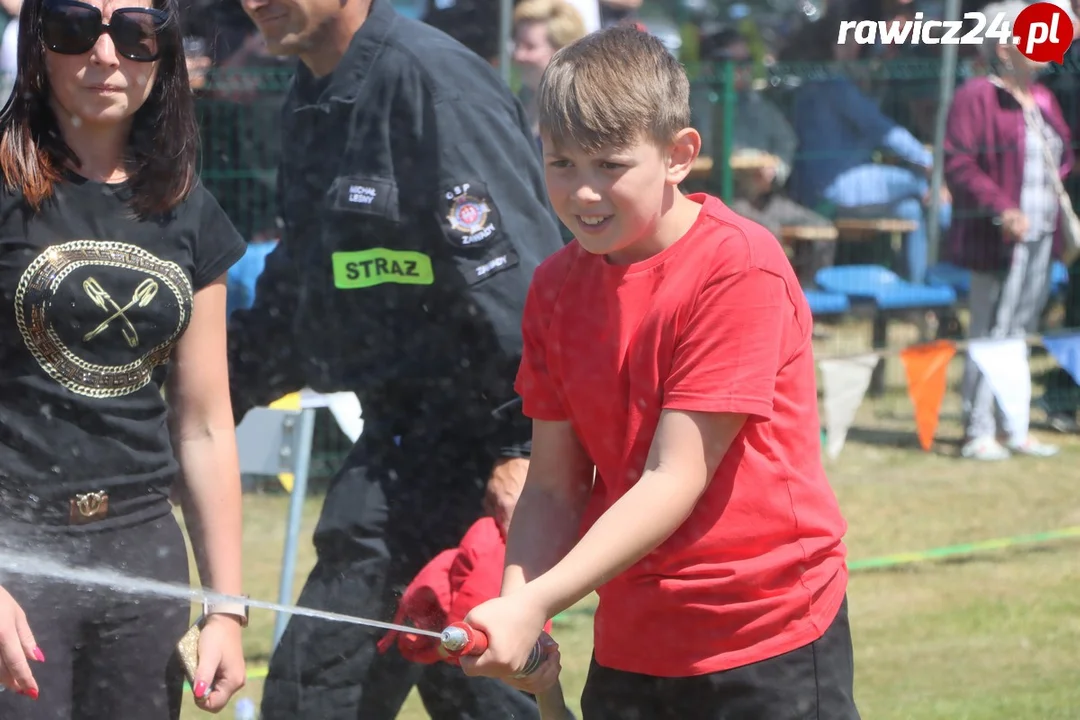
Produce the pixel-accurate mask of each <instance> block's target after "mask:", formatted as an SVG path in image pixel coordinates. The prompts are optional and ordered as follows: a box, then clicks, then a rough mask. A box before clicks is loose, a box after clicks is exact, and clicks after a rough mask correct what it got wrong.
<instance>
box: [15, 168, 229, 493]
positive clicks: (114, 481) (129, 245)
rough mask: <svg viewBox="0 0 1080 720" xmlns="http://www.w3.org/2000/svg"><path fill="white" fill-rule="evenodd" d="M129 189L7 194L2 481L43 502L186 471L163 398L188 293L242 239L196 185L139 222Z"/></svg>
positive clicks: (78, 186)
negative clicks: (40, 197)
mask: <svg viewBox="0 0 1080 720" xmlns="http://www.w3.org/2000/svg"><path fill="white" fill-rule="evenodd" d="M129 199H130V190H129V188H128V186H127V185H126V184H103V183H96V182H91V181H89V180H86V179H83V178H80V177H77V176H73V175H69V176H68V178H67V179H66V180H65V181H64V182H61V183H58V184H57V185H56V188H55V192H54V195H53V197H51V198H50V199H49V200H47V201H46V203H45V204H44V205H43V206H42V207H41V209H40V210H39V211H38V212H36V213H35V212H34V211H33V210H31V209H30V208H29V206H27V204H26V203H25V202H24V200H23V199H22V197H21V196H20V195H16V194H12V193H10V192H7V191H3V192H0V298H2V302H3V308H2V311H0V483H2V484H3V486H4V487H5V489H6V490H8V491H9V492H10V491H11V490H12V489H14V488H19V489H22V490H25V491H26V492H28V493H30V494H32V495H33V496H36V497H38V498H41V499H42V500H51V499H56V500H59V499H62V498H64V497H65V496H70V495H72V494H75V493H83V492H92V491H96V490H106V489H110V488H116V487H117V486H119V485H128V484H140V485H145V486H146V488H147V490H155V489H161V490H162V491H163V492H167V490H168V486H169V485H171V483H172V480H173V478H174V477H175V475H176V472H177V469H178V465H177V461H176V459H175V457H174V454H173V448H172V443H171V441H170V438H169V433H168V429H167V424H166V416H167V411H166V404H165V401H164V399H163V397H162V393H161V389H162V385H163V384H164V382H165V379H166V377H167V375H168V371H169V361H170V358H171V356H172V351H173V348H174V347H175V345H176V343H177V341H178V340H179V338H180V336H181V335H182V334H183V332H184V330H185V329H186V328H187V326H188V323H189V322H190V320H191V312H192V307H193V299H194V294H195V293H196V292H198V291H199V290H200V289H201V288H203V287H205V286H206V285H209V284H210V283H212V282H213V281H214V280H215V279H216V278H218V277H219V276H221V275H222V274H223V273H225V272H226V271H227V270H228V268H229V267H230V266H231V265H232V264H233V263H234V262H236V261H237V260H238V259H239V258H240V257H241V255H243V253H244V250H245V247H246V244H245V243H244V241H243V239H242V238H241V237H240V236H239V234H238V233H237V232H236V230H235V229H234V228H233V226H232V224H231V223H230V222H229V219H228V217H226V215H225V213H224V212H223V211H222V209H221V207H220V206H219V205H218V203H217V202H216V201H215V200H214V198H213V196H211V195H210V193H209V192H207V191H206V190H205V189H204V188H203V187H202V186H197V187H196V188H195V190H194V191H192V192H191V193H190V195H189V196H188V198H187V199H186V200H185V201H184V202H183V203H181V204H180V205H179V206H177V207H176V208H175V209H174V210H173V211H172V212H171V213H169V214H167V215H163V216H160V217H157V218H151V219H138V218H137V217H136V215H135V213H134V211H133V210H132V209H131V207H130V205H129V203H128V200H129Z"/></svg>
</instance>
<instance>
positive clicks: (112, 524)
mask: <svg viewBox="0 0 1080 720" xmlns="http://www.w3.org/2000/svg"><path fill="white" fill-rule="evenodd" d="M150 2H151V0H86V1H85V2H82V1H77V0H25V2H24V4H23V8H22V12H21V16H20V18H19V62H18V75H17V77H16V80H15V89H14V93H13V95H12V98H11V100H10V102H9V103H8V105H7V106H6V107H5V108H4V110H3V112H2V113H0V174H2V179H3V183H2V186H0V294H2V300H3V311H2V312H0V542H2V543H4V547H5V548H7V549H6V550H5V549H2V548H0V553H4V552H8V553H13V552H24V553H25V552H32V553H39V554H41V555H42V556H46V557H48V558H50V559H55V560H59V561H60V562H63V563H65V564H67V565H70V566H73V567H75V568H80V569H93V568H102V567H109V568H115V569H119V570H121V571H122V572H124V573H126V574H130V575H136V576H140V577H146V578H150V579H153V580H158V581H164V582H169V583H180V584H183V585H187V584H188V583H189V582H190V579H189V578H190V576H189V568H188V560H187V558H188V555H187V549H186V546H185V542H184V537H183V533H182V532H181V530H180V527H179V525H178V524H177V521H176V519H175V517H174V515H173V512H172V504H171V503H170V501H169V498H170V490H171V488H172V487H173V485H174V481H175V483H176V486H177V487H178V488H179V490H180V492H179V496H180V498H181V505H182V507H183V515H184V518H185V522H186V525H187V529H188V535H189V537H190V539H191V541H192V549H193V551H194V556H195V559H196V561H197V565H198V571H199V576H200V578H201V581H202V583H203V584H204V585H206V586H207V587H209V588H210V589H211V590H213V591H215V592H216V593H223V594H229V595H236V594H238V593H239V592H240V591H241V587H240V584H241V567H240V527H241V505H240V479H239V470H238V463H237V457H236V446H235V430H234V424H233V417H232V412H231V405H230V400H229V387H228V379H227V375H228V373H227V367H226V365H227V363H226V354H225V303H226V284H225V277H226V272H227V270H228V268H229V267H230V266H231V265H232V264H233V263H234V262H235V261H236V260H238V259H239V258H240V257H241V256H242V254H243V252H244V249H245V245H244V242H243V240H242V239H241V238H240V236H239V235H238V234H237V232H236V231H235V230H234V228H233V227H232V225H231V224H230V222H229V220H228V219H227V218H226V216H225V214H224V212H223V211H222V210H221V208H220V206H219V205H218V204H217V202H215V200H214V199H213V197H211V195H210V194H209V193H208V192H207V191H206V190H205V189H204V188H203V187H202V186H200V185H199V184H198V182H197V175H196V160H197V139H198V130H197V126H196V123H195V119H194V117H195V116H194V110H193V101H192V96H191V92H190V90H189V87H188V77H187V72H186V70H185V63H184V56H183V50H182V40H181V36H180V32H179V23H178V22H177V18H176V6H175V0H153V6H151V5H150ZM163 392H164V394H165V395H167V397H168V405H166V403H165V400H164V399H163ZM30 566H31V569H32V563H31V564H30ZM0 586H2V587H0V684H2V685H3V686H4V687H5V688H6V691H5V692H0V718H19V719H20V720H45V719H46V718H48V719H49V720H54V719H55V720H59V719H64V720H67V719H77V720H166V719H170V720H175V719H176V718H179V715H180V705H181V700H182V696H183V681H184V672H183V665H182V663H180V662H179V659H178V657H177V655H176V654H175V653H174V648H175V647H176V644H177V642H178V641H179V640H180V638H181V637H182V636H183V635H184V633H185V631H186V630H187V629H188V625H189V618H190V612H191V608H190V605H189V604H188V603H187V602H178V601H176V600H163V599H159V598H153V597H134V596H130V595H125V594H123V593H119V592H111V591H105V590H101V589H92V588H81V587H79V586H77V585H74V584H69V583H64V582H59V581H54V580H51V579H38V578H34V577H32V576H30V575H27V574H15V575H13V574H6V573H5V574H3V575H0ZM244 624H246V608H245V606H244V605H242V604H240V605H218V606H209V607H204V618H203V621H202V632H201V638H200V640H199V645H198V650H199V653H198V655H199V658H198V668H197V670H196V671H195V673H194V678H193V690H194V694H195V695H196V696H197V699H196V703H197V704H198V705H199V706H200V707H201V708H203V709H205V710H210V711H219V710H220V709H222V708H223V707H224V706H225V704H226V703H227V702H228V700H229V698H230V697H231V696H232V694H233V693H234V692H235V691H236V690H237V689H239V688H240V687H241V686H242V685H243V682H244V660H243V654H242V647H241V627H242V626H243V625H244Z"/></svg>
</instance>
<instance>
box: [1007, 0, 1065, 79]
mask: <svg viewBox="0 0 1080 720" xmlns="http://www.w3.org/2000/svg"><path fill="white" fill-rule="evenodd" d="M1073 34H1074V28H1073V22H1072V18H1071V17H1070V16H1069V13H1067V12H1066V11H1065V9H1064V8H1062V7H1060V6H1058V5H1055V4H1054V3H1052V2H1037V3H1034V4H1032V5H1028V6H1027V7H1026V8H1024V9H1023V10H1021V11H1020V14H1019V15H1017V16H1016V23H1015V24H1014V25H1013V36H1014V37H1013V42H1015V43H1016V45H1017V48H1018V49H1019V50H1020V53H1021V54H1022V55H1023V56H1024V57H1026V58H1027V59H1028V60H1032V61H1034V62H1056V63H1058V64H1061V62H1062V61H1063V60H1064V59H1065V51H1066V50H1068V49H1069V46H1070V45H1072V41H1073Z"/></svg>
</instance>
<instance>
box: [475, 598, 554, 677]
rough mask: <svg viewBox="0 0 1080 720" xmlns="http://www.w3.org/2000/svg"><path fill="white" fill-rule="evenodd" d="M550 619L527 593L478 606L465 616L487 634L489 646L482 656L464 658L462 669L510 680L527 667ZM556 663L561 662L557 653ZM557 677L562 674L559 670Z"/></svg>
mask: <svg viewBox="0 0 1080 720" xmlns="http://www.w3.org/2000/svg"><path fill="white" fill-rule="evenodd" d="M546 621H547V618H545V617H544V610H543V608H541V607H539V606H537V604H536V603H533V602H531V601H530V600H529V598H528V596H527V595H526V594H525V593H516V594H514V595H509V596H507V597H500V598H495V599H494V600H488V601H487V602H485V603H481V604H480V605H477V606H476V607H475V608H473V610H472V612H470V613H469V614H468V615H466V616H465V622H466V623H467V624H469V625H471V626H473V627H474V628H476V629H477V630H480V631H482V632H483V633H484V634H485V635H487V638H488V649H487V651H486V652H484V654H483V655H480V656H479V657H467V656H465V657H462V658H461V659H460V660H461V668H462V670H464V671H465V674H466V675H481V676H485V677H494V678H501V679H503V680H509V679H510V678H511V676H513V675H516V674H518V673H519V672H521V670H522V669H523V668H524V667H525V664H526V661H527V660H528V659H529V653H530V652H531V651H532V649H533V646H534V645H536V640H537V638H539V637H540V635H541V633H543V631H544V623H545V622H546ZM556 647H558V646H556ZM555 663H556V664H557V663H558V654H557V653H556V655H555ZM537 672H538V673H539V671H537ZM550 672H551V671H550V669H548V673H545V674H544V676H545V677H547V675H548V674H550ZM554 677H558V673H557V672H555V673H554ZM515 682H518V680H515Z"/></svg>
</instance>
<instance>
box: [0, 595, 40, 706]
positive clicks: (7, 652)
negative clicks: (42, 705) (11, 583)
mask: <svg viewBox="0 0 1080 720" xmlns="http://www.w3.org/2000/svg"><path fill="white" fill-rule="evenodd" d="M28 660H37V661H38V662H45V655H44V654H42V652H41V649H40V648H38V646H37V641H36V640H34V634H33V633H32V632H30V625H29V624H27V622H26V613H24V612H23V609H22V608H21V607H19V603H17V602H15V598H13V597H11V595H10V594H9V593H8V591H7V590H5V589H3V588H0V685H3V686H4V687H6V688H8V689H10V690H14V691H15V692H17V693H19V694H20V695H25V696H27V697H28V698H32V699H34V700H37V698H38V686H37V681H36V680H34V673H33V672H32V671H31V670H30V663H29V662H28Z"/></svg>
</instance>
